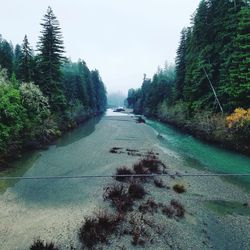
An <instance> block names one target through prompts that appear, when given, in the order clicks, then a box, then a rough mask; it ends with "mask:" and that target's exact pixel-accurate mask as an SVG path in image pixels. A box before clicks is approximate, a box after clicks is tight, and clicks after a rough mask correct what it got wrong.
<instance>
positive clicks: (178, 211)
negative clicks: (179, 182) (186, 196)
mask: <svg viewBox="0 0 250 250" xmlns="http://www.w3.org/2000/svg"><path fill="white" fill-rule="evenodd" d="M170 204H171V206H172V207H173V208H174V209H175V216H176V217H184V215H185V208H184V206H183V205H182V204H181V203H180V202H179V201H176V200H171V203H170Z"/></svg>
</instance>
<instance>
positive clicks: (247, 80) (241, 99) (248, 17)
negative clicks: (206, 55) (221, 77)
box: [224, 6, 250, 109]
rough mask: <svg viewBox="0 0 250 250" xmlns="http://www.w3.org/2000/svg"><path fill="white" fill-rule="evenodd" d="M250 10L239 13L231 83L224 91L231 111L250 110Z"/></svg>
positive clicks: (245, 8) (231, 66)
mask: <svg viewBox="0 0 250 250" xmlns="http://www.w3.org/2000/svg"><path fill="white" fill-rule="evenodd" d="M249 28H250V8H249V6H245V7H242V8H241V11H240V12H239V23H238V29H237V36H236V37H235V40H234V53H233V54H232V59H231V65H230V67H229V81H228V83H227V85H226V86H225V88H224V90H225V92H226V93H227V95H228V97H229V100H230V102H231V104H232V107H231V109H234V108H236V106H240V107H243V108H249V103H250V70H249V69H250V34H249Z"/></svg>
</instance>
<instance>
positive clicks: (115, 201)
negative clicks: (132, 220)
mask: <svg viewBox="0 0 250 250" xmlns="http://www.w3.org/2000/svg"><path fill="white" fill-rule="evenodd" d="M103 198H104V200H110V201H111V202H112V205H113V206H114V207H115V208H116V209H117V211H119V212H127V211H129V210H132V207H133V200H132V198H131V197H130V195H129V194H128V192H127V189H126V187H125V186H124V185H122V184H112V185H111V186H108V187H106V188H105V192H104V194H103Z"/></svg>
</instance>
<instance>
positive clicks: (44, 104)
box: [19, 83, 50, 123]
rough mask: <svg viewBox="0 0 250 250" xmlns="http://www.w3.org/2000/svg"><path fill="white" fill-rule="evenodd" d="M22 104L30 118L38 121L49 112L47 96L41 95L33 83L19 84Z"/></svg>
mask: <svg viewBox="0 0 250 250" xmlns="http://www.w3.org/2000/svg"><path fill="white" fill-rule="evenodd" d="M19 90H20V94H21V99H22V105H23V106H24V107H25V108H26V110H27V113H28V117H29V119H30V120H32V121H34V122H37V123H40V122H41V121H42V120H43V119H45V118H47V117H48V116H49V114H50V109H49V103H48V98H47V97H45V96H43V94H42V92H41V90H40V89H39V87H38V86H37V85H35V84H33V83H23V84H21V86H20V88H19Z"/></svg>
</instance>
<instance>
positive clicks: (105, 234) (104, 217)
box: [79, 211, 121, 248]
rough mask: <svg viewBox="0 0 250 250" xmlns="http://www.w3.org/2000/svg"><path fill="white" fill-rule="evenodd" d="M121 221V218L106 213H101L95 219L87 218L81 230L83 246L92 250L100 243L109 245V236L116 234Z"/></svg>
mask: <svg viewBox="0 0 250 250" xmlns="http://www.w3.org/2000/svg"><path fill="white" fill-rule="evenodd" d="M120 221H121V218H120V216H117V215H111V214H108V213H107V212H105V211H104V212H99V213H98V214H96V216H95V217H87V218H85V222H84V224H83V225H82V226H81V228H80V230H79V239H80V241H81V243H82V245H83V246H86V247H88V248H92V247H93V246H94V245H96V244H98V243H104V244H105V243H108V238H109V236H110V235H111V234H113V233H115V232H116V230H117V227H118V224H119V222H120Z"/></svg>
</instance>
